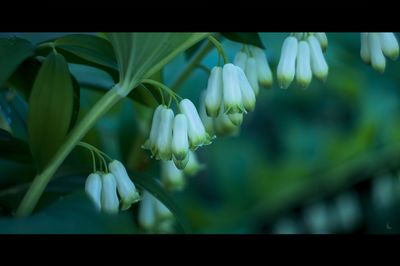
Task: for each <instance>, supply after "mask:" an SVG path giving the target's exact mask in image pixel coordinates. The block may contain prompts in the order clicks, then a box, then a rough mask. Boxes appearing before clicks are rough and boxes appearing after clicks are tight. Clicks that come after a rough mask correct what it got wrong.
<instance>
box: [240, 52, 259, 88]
mask: <svg viewBox="0 0 400 266" xmlns="http://www.w3.org/2000/svg"><path fill="white" fill-rule="evenodd" d="M257 74H258V73H257V65H256V60H255V59H254V57H249V60H247V66H246V76H247V80H248V81H249V83H250V85H251V88H252V89H253V92H254V95H258V92H259V91H260V86H259V85H258V75H257ZM242 96H243V94H242Z"/></svg>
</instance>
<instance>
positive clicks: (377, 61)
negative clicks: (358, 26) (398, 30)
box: [360, 32, 399, 73]
mask: <svg viewBox="0 0 400 266" xmlns="http://www.w3.org/2000/svg"><path fill="white" fill-rule="evenodd" d="M360 56H361V58H362V60H363V61H364V62H365V63H366V64H371V65H372V67H373V68H374V69H375V70H376V71H378V72H380V73H383V72H384V71H385V68H386V58H385V56H386V57H389V58H390V59H392V60H396V59H397V58H398V57H399V44H398V42H397V39H396V36H395V35H394V34H393V33H392V32H362V33H361V49H360Z"/></svg>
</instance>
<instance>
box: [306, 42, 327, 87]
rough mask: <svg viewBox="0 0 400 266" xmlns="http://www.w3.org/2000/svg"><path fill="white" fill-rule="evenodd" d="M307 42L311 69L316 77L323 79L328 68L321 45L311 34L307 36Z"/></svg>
mask: <svg viewBox="0 0 400 266" xmlns="http://www.w3.org/2000/svg"><path fill="white" fill-rule="evenodd" d="M307 42H308V44H309V46H310V55H311V70H312V72H313V74H314V75H315V76H316V77H317V78H318V79H320V80H322V81H325V80H326V78H327V76H328V70H329V69H328V64H327V63H326V61H325V57H324V54H323V53H322V50H321V45H320V44H319V42H318V40H317V38H315V37H314V36H313V35H310V36H308V38H307Z"/></svg>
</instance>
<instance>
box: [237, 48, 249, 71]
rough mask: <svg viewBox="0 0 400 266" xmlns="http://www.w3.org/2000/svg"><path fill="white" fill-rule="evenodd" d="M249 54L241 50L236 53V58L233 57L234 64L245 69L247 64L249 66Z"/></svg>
mask: <svg viewBox="0 0 400 266" xmlns="http://www.w3.org/2000/svg"><path fill="white" fill-rule="evenodd" d="M247 58H248V56H247V54H246V53H245V52H243V51H239V52H238V53H237V54H236V55H235V58H234V59H233V64H234V65H235V66H238V67H240V68H241V69H242V70H243V71H245V69H246V66H247Z"/></svg>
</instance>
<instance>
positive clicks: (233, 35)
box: [221, 32, 265, 49]
mask: <svg viewBox="0 0 400 266" xmlns="http://www.w3.org/2000/svg"><path fill="white" fill-rule="evenodd" d="M221 34H222V35H223V36H224V37H225V38H227V39H229V40H231V41H234V42H240V43H243V44H251V45H254V46H258V47H260V48H262V49H265V46H264V44H263V43H262V41H261V38H260V35H259V34H258V33H257V32H221Z"/></svg>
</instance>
